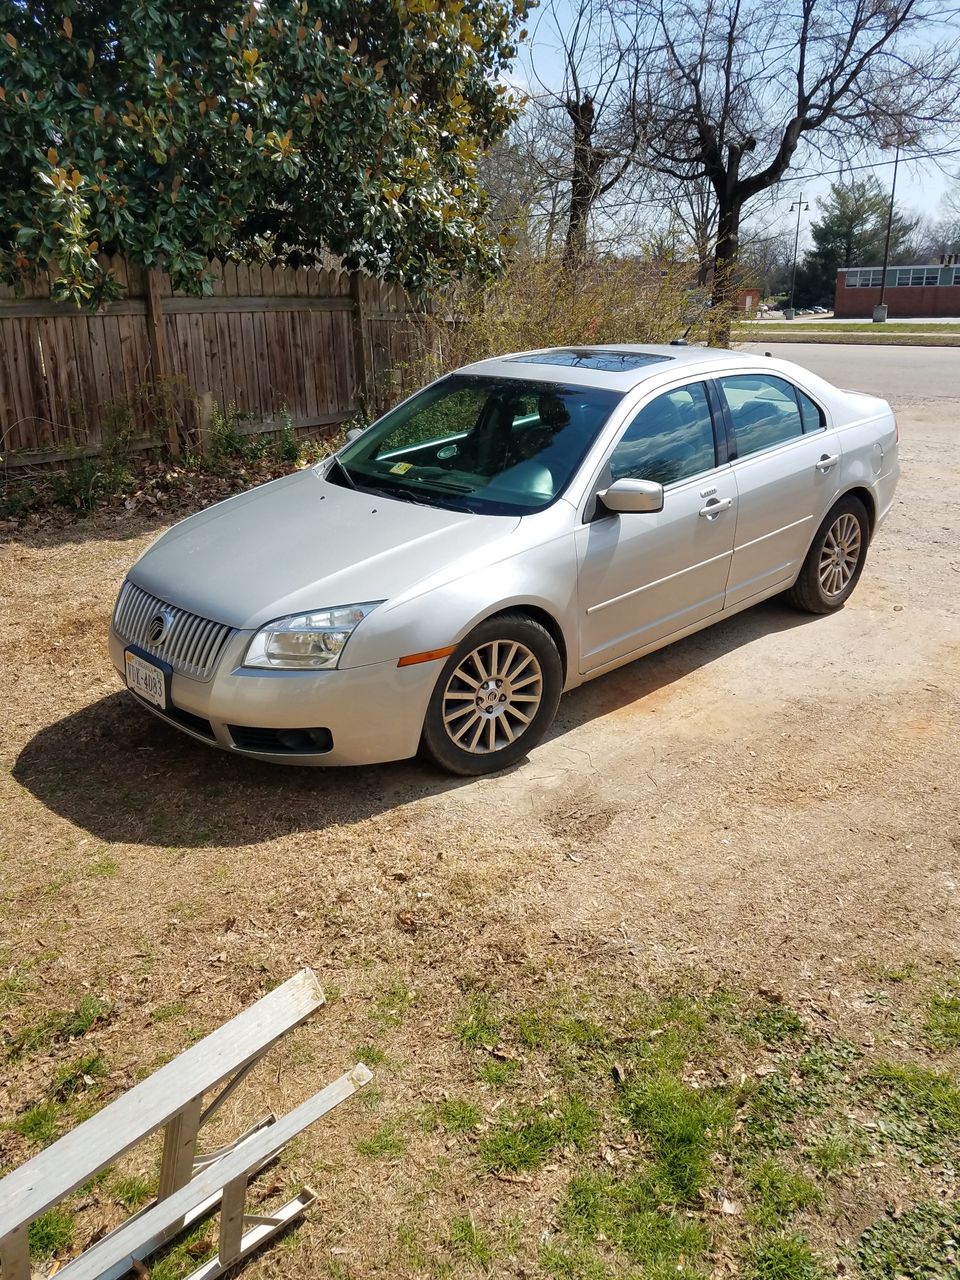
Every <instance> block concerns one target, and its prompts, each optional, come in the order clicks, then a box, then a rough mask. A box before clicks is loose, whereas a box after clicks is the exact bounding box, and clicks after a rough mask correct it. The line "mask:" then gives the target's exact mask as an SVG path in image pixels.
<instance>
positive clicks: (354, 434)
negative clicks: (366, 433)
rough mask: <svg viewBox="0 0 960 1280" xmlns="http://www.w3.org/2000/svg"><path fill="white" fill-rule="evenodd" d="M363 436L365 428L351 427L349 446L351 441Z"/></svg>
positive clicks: (348, 439)
mask: <svg viewBox="0 0 960 1280" xmlns="http://www.w3.org/2000/svg"><path fill="white" fill-rule="evenodd" d="M362 435H363V427H351V428H350V430H349V431H348V432H347V444H349V443H350V441H351V440H356V438H357V436H362Z"/></svg>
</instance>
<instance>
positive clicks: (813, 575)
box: [788, 498, 870, 613]
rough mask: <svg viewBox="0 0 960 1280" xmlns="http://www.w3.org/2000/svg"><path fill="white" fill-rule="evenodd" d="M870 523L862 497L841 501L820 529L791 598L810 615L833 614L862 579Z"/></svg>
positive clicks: (793, 588)
mask: <svg viewBox="0 0 960 1280" xmlns="http://www.w3.org/2000/svg"><path fill="white" fill-rule="evenodd" d="M869 540H870V521H869V518H868V516H867V511H866V508H865V507H864V505H863V503H862V502H861V501H860V499H859V498H841V499H840V501H839V502H838V503H837V504H836V506H835V507H833V508H832V509H831V510H830V512H829V513H828V515H827V517H826V519H825V520H824V522H823V524H822V525H821V526H820V528H819V529H818V530H817V536H816V537H815V538H814V540H813V544H812V545H811V547H810V550H809V551H808V552H807V558H806V560H804V562H803V568H802V569H801V570H800V576H799V577H798V578H797V581H796V582H795V583H794V585H793V586H792V587H791V588H790V591H789V593H788V594H789V598H790V601H791V603H792V604H795V605H796V606H797V608H798V609H803V610H804V611H805V612H807V613H833V612H834V610H835V609H840V608H842V607H843V605H845V604H846V602H847V600H848V599H849V597H850V593H851V592H852V591H853V589H854V587H855V586H856V585H857V583H858V581H859V580H860V574H861V573H862V572H863V564H864V561H865V560H866V557H867V543H868V542H869Z"/></svg>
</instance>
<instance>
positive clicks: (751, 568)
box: [110, 345, 898, 774]
mask: <svg viewBox="0 0 960 1280" xmlns="http://www.w3.org/2000/svg"><path fill="white" fill-rule="evenodd" d="M897 441H898V434H897V427H896V422H895V420H894V416H893V414H892V412H891V410H890V407H889V405H887V404H886V403H885V402H884V401H883V400H878V399H875V398H873V397H872V396H867V395H861V394H858V393H855V392H851V391H839V390H837V389H836V388H835V387H833V386H831V385H830V384H829V383H827V382H824V381H823V380H822V379H820V378H817V377H815V376H814V375H813V374H811V373H807V372H806V371H805V370H802V369H800V368H798V367H796V366H794V365H792V364H788V363H786V362H784V361H780V360H771V359H767V358H764V357H756V356H750V355H745V354H739V353H732V352H728V351H714V350H709V349H704V348H696V347H687V346H685V345H671V346H649V347H623V346H611V347H601V348H589V349H587V348H576V349H556V350H546V351H533V352H526V353H523V354H520V355H512V356H505V357H503V358H500V359H496V360H485V361H482V362H481V363H479V364H475V365H470V366H469V367H467V368H465V369H462V370H460V371H459V372H457V373H454V374H451V375H449V376H448V377H445V378H441V379H440V380H439V381H438V382H435V383H433V384H432V385H430V386H428V387H426V388H425V389H424V390H422V391H420V392H418V393H417V394H416V395H414V396H411V397H410V398H409V399H408V400H406V401H404V402H403V403H402V404H401V405H399V406H398V407H397V408H396V409H394V410H392V411H391V412H390V413H388V414H387V415H386V416H385V417H383V418H381V419H380V420H379V421H378V422H376V423H374V424H373V426H371V427H369V428H368V429H367V430H366V431H364V432H362V433H359V434H356V435H355V437H354V438H353V439H351V440H350V441H349V442H348V443H347V445H346V446H345V447H344V448H343V449H341V450H340V451H339V453H337V454H336V455H334V456H333V457H331V458H329V459H327V460H325V461H324V462H322V463H321V464H320V465H319V466H316V467H313V468H310V469H309V470H303V471H299V472H296V473H294V474H293V475H289V476H286V477H284V478H283V479H281V480H275V481H273V482H272V483H271V484H266V485H263V486H261V487H260V488H257V489H253V490H251V491H250V492H248V493H244V494H241V495H240V496H238V497H235V498H231V499H229V500H228V501H227V502H222V503H220V504H219V505H218V506H215V507H212V508H210V509H209V510H207V511H203V512H200V513H199V514H197V515H194V516H191V517H190V518H189V519H187V520H184V521H183V522H182V523H181V524H178V525H176V526H175V527H174V528H172V529H171V530H169V532H167V533H165V534H164V535H163V536H162V537H161V538H160V539H159V540H158V541H157V542H155V543H154V544H153V546H152V547H150V548H149V550H148V551H146V552H145V553H144V555H142V556H141V557H140V559H139V560H138V561H137V562H136V564H135V565H134V566H133V568H132V569H131V570H130V573H129V576H128V577H127V580H126V581H125V582H124V584H123V586H122V588H121V590H120V595H119V598H118V600H117V604H116V609H115V611H114V615H113V623H112V626H111V631H110V650H111V655H112V658H113V661H114V663H115V665H116V667H117V669H118V671H119V672H120V673H121V676H122V678H123V680H124V681H125V683H126V686H127V688H128V689H129V690H130V692H131V694H132V695H133V697H134V698H136V699H137V701H138V702H140V703H141V705H143V706H144V707H145V708H147V709H149V710H150V711H152V712H153V713H154V714H156V715H158V716H160V717H161V718H163V719H164V720H166V721H167V722H168V723H170V724H172V725H175V726H176V727H177V728H179V729H182V730H183V731H184V732H186V733H189V734H191V735H192V736H193V737H195V738H199V739H201V740H202V741H205V742H209V743H211V744H213V745H215V746H219V747H222V748H224V749H225V750H227V751H233V752H239V753H242V754H244V755H249V756H255V757H257V758H259V759H264V760H274V761H282V762H285V763H291V764H313V765H321V764H326V765H345V764H370V763H373V762H378V761H385V760H398V759H404V758H406V757H408V756H412V755H415V754H416V753H417V752H418V751H421V752H422V753H423V754H425V755H426V756H427V757H429V758H430V759H431V760H433V761H434V762H435V763H437V764H439V765H440V766H442V767H443V768H445V769H448V770H450V771H451V772H454V773H459V774H482V773H488V772H492V771H494V770H497V769H501V768H503V767H505V766H507V765H511V764H514V763H515V762H517V761H519V760H520V759H522V758H523V757H524V756H525V755H526V754H527V752H529V751H530V750H531V749H532V748H533V747H535V746H536V745H537V743H538V742H539V741H540V740H541V739H542V738H543V736H544V734H545V733H546V732H547V730H548V728H549V726H550V723H551V721H552V720H553V717H554V714H555V712H556V709H557V702H558V700H559V698H560V695H561V693H563V692H564V691H565V690H568V689H572V688H575V687H576V686H577V685H579V684H582V683H583V682H584V681H586V680H591V679H593V678H594V677H595V676H599V675H602V674H603V673H604V672H607V671H610V670H612V669H613V668H615V667H618V666H620V665H622V664H623V663H626V662H631V661H633V659H635V658H639V657H642V656H643V655H644V654H646V653H650V652H651V651H652V650H654V649H658V648H660V647H661V646H663V645H666V644H669V643H670V642H671V641H672V640H677V639H679V638H680V637H682V636H686V635H689V634H690V633H691V632H693V631H697V630H699V629H700V628H701V627H706V626H708V625H709V624H710V623H712V622H716V621H718V620H719V619H720V618H726V617H729V616H730V615H731V614H733V613H736V612H738V611H739V610H741V609H746V608H748V607H749V606H750V605H753V604H756V603H757V602H758V601H760V600H764V599H766V598H767V597H769V596H773V595H775V594H777V593H779V592H787V593H788V595H789V597H790V599H791V600H792V601H793V603H794V604H796V605H797V606H798V607H800V608H801V609H805V610H808V611H810V612H813V613H828V612H830V611H832V610H834V609H839V608H840V607H841V606H842V605H843V604H844V602H845V601H846V600H847V598H848V597H849V595H850V593H851V591H853V589H854V587H855V586H856V584H857V580H858V578H859V577H860V574H861V571H862V570H863V565H864V558H865V556H866V552H867V546H868V544H869V542H870V539H871V537H872V536H873V533H874V532H875V530H876V528H877V526H878V524H879V523H880V521H881V520H882V519H883V518H884V516H885V515H886V514H887V512H888V510H889V508H890V505H891V502H892V500H893V492H894V488H895V486H896V482H897V476H898V464H897Z"/></svg>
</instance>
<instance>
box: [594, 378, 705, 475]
mask: <svg viewBox="0 0 960 1280" xmlns="http://www.w3.org/2000/svg"><path fill="white" fill-rule="evenodd" d="M716 465H717V459H716V449H715V446H714V440H713V419H712V417H711V415H710V405H709V402H708V401H707V393H706V388H705V387H704V385H703V383H702V382H694V383H691V385H690V386H688V387H678V388H677V389H676V390H675V391H667V392H665V394H664V395H661V396H657V398H656V399H655V400H651V401H650V403H649V404H648V405H646V406H645V407H644V408H643V409H641V410H640V412H639V413H638V414H637V416H636V417H635V418H634V420H633V421H632V422H631V423H630V425H629V427H627V429H626V431H625V432H624V433H623V435H622V436H621V437H620V441H619V443H618V444H617V446H616V448H615V449H614V451H613V453H612V454H611V455H610V471H611V473H612V477H613V479H614V480H623V479H629V480H655V481H658V482H659V483H660V484H672V483H673V482H674V481H676V480H685V479H686V478H687V477H688V476H695V475H699V474H700V472H701V471H709V470H710V469H711V468H712V467H715V466H716Z"/></svg>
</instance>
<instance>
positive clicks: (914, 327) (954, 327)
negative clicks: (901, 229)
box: [749, 316, 960, 333]
mask: <svg viewBox="0 0 960 1280" xmlns="http://www.w3.org/2000/svg"><path fill="white" fill-rule="evenodd" d="M820 325H822V326H823V329H824V330H826V331H829V332H830V333H862V332H863V330H864V329H866V330H867V332H868V333H870V332H874V331H879V332H881V333H916V332H917V331H918V330H919V331H920V332H921V333H960V324H951V323H949V322H934V323H932V324H927V323H925V322H921V321H917V320H885V321H884V323H883V324H878V325H874V323H873V321H872V320H861V321H856V320H833V319H831V318H830V317H828V316H818V317H817V319H816V320H809V319H808V320H802V321H800V322H799V323H796V322H791V321H785V322H784V323H783V324H782V325H781V324H780V323H779V322H778V323H777V324H776V325H775V326H768V327H770V328H774V329H775V330H776V332H777V333H781V332H784V331H789V332H796V331H797V330H798V329H799V330H803V329H816V328H817V327H818V326H820ZM753 327H754V326H752V325H751V326H749V329H750V330H752V328H753ZM755 327H756V328H758V329H759V328H761V325H760V324H757V325H756V326H755Z"/></svg>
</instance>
